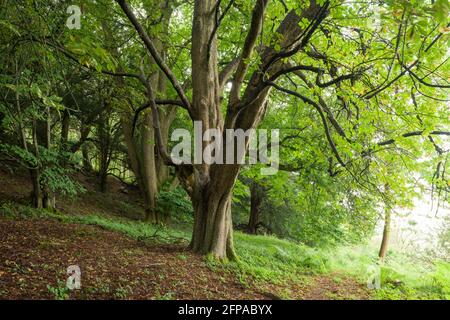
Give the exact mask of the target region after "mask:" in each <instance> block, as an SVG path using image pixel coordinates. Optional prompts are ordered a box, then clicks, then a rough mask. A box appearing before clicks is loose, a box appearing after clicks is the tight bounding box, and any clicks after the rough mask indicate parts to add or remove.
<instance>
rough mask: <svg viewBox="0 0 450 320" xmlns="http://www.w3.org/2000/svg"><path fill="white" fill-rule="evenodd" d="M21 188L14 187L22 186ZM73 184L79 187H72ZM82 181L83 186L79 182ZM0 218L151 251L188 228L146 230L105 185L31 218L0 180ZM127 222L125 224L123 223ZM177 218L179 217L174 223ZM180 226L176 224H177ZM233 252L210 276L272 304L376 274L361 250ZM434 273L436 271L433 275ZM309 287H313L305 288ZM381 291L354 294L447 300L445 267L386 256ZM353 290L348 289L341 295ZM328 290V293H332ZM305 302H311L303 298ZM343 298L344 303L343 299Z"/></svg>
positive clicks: (7, 179)
mask: <svg viewBox="0 0 450 320" xmlns="http://www.w3.org/2000/svg"><path fill="white" fill-rule="evenodd" d="M21 179H22V180H23V181H22V180H21ZM79 180H80V181H81V179H79ZM85 180H86V178H85ZM0 182H1V185H3V186H8V188H6V189H5V190H3V189H2V188H0V216H2V217H10V218H13V219H17V218H26V219H29V218H38V219H39V218H52V219H57V220H60V221H62V222H67V223H77V224H84V225H96V226H100V227H102V228H103V229H107V230H112V231H115V232H118V233H121V234H125V235H126V236H128V237H131V238H132V239H135V240H139V241H144V242H145V241H148V242H151V243H161V244H167V243H183V245H185V244H187V243H188V240H189V238H190V229H191V228H190V226H189V223H186V221H185V220H186V219H177V216H176V213H174V218H175V221H173V223H168V224H167V226H165V227H161V226H154V225H151V224H147V223H143V222H140V221H137V220H136V219H139V217H140V214H141V213H142V207H141V205H140V204H139V201H138V200H137V199H138V197H136V195H134V194H129V195H124V194H122V193H120V192H118V189H119V186H115V185H114V184H113V183H112V184H111V189H112V190H111V192H110V193H106V194H103V193H100V192H96V191H95V186H94V185H92V184H90V182H89V181H82V183H83V184H84V185H85V187H86V188H87V189H88V190H90V191H89V192H87V193H86V194H83V195H81V196H80V198H79V199H76V200H69V199H63V200H61V201H60V202H59V207H60V210H61V212H58V213H52V212H48V211H45V210H35V209H32V208H30V207H28V206H27V205H26V202H27V200H26V196H27V194H29V191H30V187H29V186H28V180H27V179H26V178H25V177H20V176H17V175H10V174H4V173H3V174H0ZM124 217H127V218H124ZM178 218H179V217H178ZM180 220H181V221H180ZM235 246H236V250H237V253H238V255H239V257H240V258H239V261H237V262H227V263H217V262H216V261H214V260H212V259H208V261H207V262H208V266H209V267H210V268H211V269H213V270H216V269H220V270H221V271H225V272H230V273H231V274H233V276H237V277H238V278H239V281H241V283H243V284H244V285H248V286H249V285H255V284H256V285H259V286H261V287H262V288H266V289H267V290H268V291H269V292H272V293H274V292H275V293H276V295H277V296H278V297H283V298H298V297H303V296H300V295H297V294H296V292H295V290H297V289H298V290H300V291H301V290H302V288H297V287H296V285H297V284H305V283H307V282H314V281H315V280H317V279H318V280H319V282H320V281H322V280H323V279H324V278H325V277H327V278H328V279H332V281H331V282H333V283H332V284H330V283H329V284H327V286H328V287H330V286H333V285H334V284H336V285H338V286H340V287H344V289H345V287H346V282H345V281H346V280H345V279H346V277H347V276H349V277H351V278H353V279H355V278H356V279H357V280H358V281H359V282H360V283H361V284H363V285H362V287H365V286H366V285H365V283H366V282H367V278H368V270H370V268H374V267H376V266H377V265H376V261H377V259H376V253H377V250H376V248H374V247H371V246H369V245H365V244H363V245H360V246H355V247H342V248H334V249H314V248H310V247H307V246H304V245H300V244H296V243H293V242H290V241H287V240H282V239H278V238H275V237H270V236H250V235H246V234H243V233H240V232H235ZM436 267H437V268H436ZM311 285H312V286H314V283H312V284H311ZM381 285H382V289H381V290H376V291H371V292H370V293H367V292H364V293H363V292H360V293H361V294H360V298H362V297H367V296H368V295H369V294H370V295H371V296H372V297H375V298H382V299H403V298H434V299H445V298H447V299H448V298H450V264H449V263H441V264H438V265H437V266H430V265H424V264H418V263H417V261H414V260H412V259H411V258H408V257H406V256H404V255H400V254H397V253H395V252H394V253H392V252H390V255H389V259H388V261H387V263H386V264H385V265H384V266H382V267H381ZM359 289H360V288H354V286H353V285H350V288H348V290H349V291H352V290H356V291H358V290H359ZM333 290H334V289H333ZM311 295H312V297H313V296H314V294H311ZM347 297H348V298H351V293H350V295H347Z"/></svg>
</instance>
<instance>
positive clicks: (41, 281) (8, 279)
mask: <svg viewBox="0 0 450 320" xmlns="http://www.w3.org/2000/svg"><path fill="white" fill-rule="evenodd" d="M70 265H78V266H79V267H80V269H81V272H82V278H81V283H82V289H81V290H79V291H71V292H69V291H68V290H65V289H64V287H65V281H66V279H67V277H68V276H67V275H66V269H67V267H68V266H70ZM48 286H51V288H50V289H49V288H48ZM261 292H265V293H261ZM267 292H275V293H276V294H271V293H267ZM283 292H285V293H286V295H285V296H283ZM280 293H281V294H280ZM66 294H69V295H68V296H66V298H70V299H272V298H277V297H280V296H281V297H284V298H291V299H342V298H348V299H364V298H368V294H367V292H366V291H365V290H364V289H363V288H362V287H361V285H359V284H357V283H355V281H354V280H351V279H340V281H337V280H336V278H331V277H324V276H320V277H319V276H311V277H310V278H309V279H305V281H304V283H303V284H302V285H300V284H292V285H288V286H286V287H274V286H267V287H265V288H264V289H257V288H248V287H245V286H243V285H242V284H241V283H240V282H239V281H238V280H237V279H236V277H235V276H234V275H232V274H230V273H225V272H220V271H219V272H217V271H215V272H213V271H212V270H210V269H209V268H208V267H207V265H206V263H205V261H204V259H203V257H201V256H198V255H194V254H192V253H190V252H188V251H186V249H185V248H184V247H181V246H161V245H158V246H156V245H155V246H151V245H150V246H149V245H146V244H143V243H141V242H138V241H136V240H133V239H130V238H128V237H126V236H124V235H121V234H119V233H116V232H111V231H107V230H103V229H101V228H99V227H97V226H87V225H78V224H65V223H61V222H58V221H55V220H9V219H3V218H0V299H54V298H57V297H64V296H65V295H66Z"/></svg>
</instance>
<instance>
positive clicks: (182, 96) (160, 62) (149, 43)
mask: <svg viewBox="0 0 450 320" xmlns="http://www.w3.org/2000/svg"><path fill="white" fill-rule="evenodd" d="M116 1H117V2H118V3H119V5H120V7H121V8H122V10H123V12H124V13H125V15H126V16H127V17H128V19H129V20H130V22H131V23H132V24H133V26H134V28H135V29H136V31H137V32H138V34H139V37H140V38H141V40H142V41H143V42H144V44H145V47H146V48H147V50H148V51H149V52H150V54H151V56H152V57H153V59H154V60H155V62H156V64H157V65H158V67H159V68H160V69H161V70H162V72H164V74H165V75H166V77H167V78H168V79H169V81H170V82H171V83H172V86H173V87H174V89H175V91H176V92H177V94H178V96H179V97H180V99H181V101H182V102H183V104H184V106H185V107H186V109H187V110H188V111H190V110H191V103H190V102H189V99H188V98H187V96H186V94H185V92H184V90H183V89H182V87H181V85H180V84H179V82H178V80H177V78H176V77H175V75H174V74H173V72H172V70H170V68H169V67H168V66H167V65H166V63H165V62H164V61H163V59H162V58H161V56H160V55H159V53H158V50H157V49H156V47H155V45H154V44H153V42H152V40H151V39H150V37H149V36H148V34H147V33H146V32H145V30H144V28H143V27H142V25H141V24H140V23H139V21H138V20H137V18H136V16H135V15H134V13H133V11H132V10H131V9H130V7H129V6H128V4H127V3H126V1H125V0H116Z"/></svg>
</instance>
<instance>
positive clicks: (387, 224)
mask: <svg viewBox="0 0 450 320" xmlns="http://www.w3.org/2000/svg"><path fill="white" fill-rule="evenodd" d="M390 235H391V210H390V208H385V210H384V228H383V238H382V240H381V246H380V251H379V253H378V257H379V258H380V260H381V262H383V261H384V259H385V258H386V253H387V250H388V246H389V239H390Z"/></svg>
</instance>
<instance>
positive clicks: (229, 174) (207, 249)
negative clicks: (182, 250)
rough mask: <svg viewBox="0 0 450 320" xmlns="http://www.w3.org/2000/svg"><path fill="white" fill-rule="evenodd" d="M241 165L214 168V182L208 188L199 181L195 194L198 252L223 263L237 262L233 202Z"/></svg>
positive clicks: (193, 244) (195, 244)
mask: <svg viewBox="0 0 450 320" xmlns="http://www.w3.org/2000/svg"><path fill="white" fill-rule="evenodd" d="M238 173H239V166H238V165H227V166H226V167H225V166H224V165H222V166H221V165H213V166H212V168H211V179H210V180H209V182H208V183H207V184H205V185H202V182H201V181H200V180H199V179H198V178H197V179H196V181H195V185H194V192H193V194H192V203H193V206H194V230H193V234H192V240H191V247H192V249H193V250H194V252H198V253H202V254H212V255H213V256H214V257H216V258H219V259H226V258H228V259H235V257H236V254H235V251H234V246H233V223H232V218H231V200H232V190H233V186H234V182H235V181H236V178H237V175H238Z"/></svg>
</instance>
